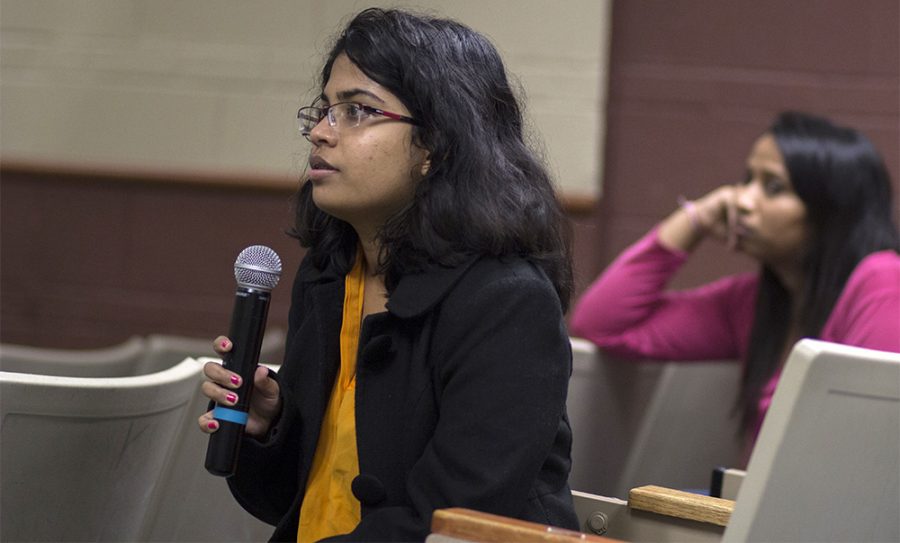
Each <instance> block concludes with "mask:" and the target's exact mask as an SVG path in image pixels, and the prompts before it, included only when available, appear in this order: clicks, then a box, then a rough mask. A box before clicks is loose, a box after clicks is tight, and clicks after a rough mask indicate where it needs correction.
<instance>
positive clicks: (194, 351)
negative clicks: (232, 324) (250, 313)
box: [138, 327, 286, 373]
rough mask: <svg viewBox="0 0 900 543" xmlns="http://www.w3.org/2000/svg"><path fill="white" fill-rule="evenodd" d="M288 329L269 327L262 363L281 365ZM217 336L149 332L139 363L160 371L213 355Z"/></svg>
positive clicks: (145, 369) (145, 368)
mask: <svg viewBox="0 0 900 543" xmlns="http://www.w3.org/2000/svg"><path fill="white" fill-rule="evenodd" d="M285 335H286V334H285V331H284V330H283V329H281V328H277V327H273V328H270V329H268V330H266V333H265V336H263V341H262V348H261V349H260V353H259V361H260V363H261V364H280V363H281V359H282V353H283V352H284V339H285ZM213 339H215V338H214V337H212V336H210V337H208V338H197V337H185V336H176V335H170V334H149V335H148V336H147V337H146V347H145V350H144V357H143V359H142V360H141V362H140V363H139V365H138V370H139V371H140V373H151V372H154V371H160V370H162V369H165V368H168V367H170V366H172V365H175V364H177V363H179V362H181V361H182V360H184V359H185V358H201V357H205V356H211V355H212V354H213Z"/></svg>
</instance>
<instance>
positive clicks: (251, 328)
mask: <svg viewBox="0 0 900 543" xmlns="http://www.w3.org/2000/svg"><path fill="white" fill-rule="evenodd" d="M280 277H281V259H280V258H278V254H276V253H275V251H273V250H272V249H270V248H268V247H266V246H264V245H251V246H250V247H247V248H246V249H244V250H243V251H241V253H240V254H239V255H238V257H237V260H235V262H234V278H235V279H236V280H237V284H238V286H237V291H236V292H235V298H234V311H233V312H232V314H231V327H230V328H229V330H228V338H229V339H230V340H231V343H232V347H231V351H229V352H228V353H225V356H223V357H222V365H223V366H224V367H225V369H227V370H229V371H232V372H234V373H237V374H238V375H240V376H241V386H240V388H238V390H237V395H238V403H237V404H236V405H234V406H228V405H219V404H216V407H215V409H214V410H213V418H214V419H216V420H217V421H218V422H219V429H218V430H216V431H215V432H213V433H212V434H210V436H209V444H208V445H207V449H206V469H207V471H209V472H210V473H212V474H213V475H219V476H222V477H228V476H231V475H233V474H234V471H235V468H237V458H238V453H239V452H240V447H241V438H242V437H243V434H244V426H246V424H247V418H248V417H247V412H248V411H249V410H250V397H251V396H252V395H253V374H254V373H255V372H256V367H257V365H258V364H259V351H260V349H261V348H262V338H263V330H264V329H265V327H266V316H267V315H268V313H269V292H270V291H271V290H272V289H273V288H275V285H277V284H278V279H279V278H280Z"/></svg>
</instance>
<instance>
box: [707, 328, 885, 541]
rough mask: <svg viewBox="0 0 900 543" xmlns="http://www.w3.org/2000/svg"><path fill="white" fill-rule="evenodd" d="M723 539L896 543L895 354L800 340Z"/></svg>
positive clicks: (772, 406)
mask: <svg viewBox="0 0 900 543" xmlns="http://www.w3.org/2000/svg"><path fill="white" fill-rule="evenodd" d="M723 540H724V541H772V542H775V541H800V540H804V541H857V542H860V541H900V354H898V353H886V352H881V351H873V350H869V349H861V348H858V347H849V346H846V345H838V344H835V343H827V342H824V341H816V340H811V339H804V340H801V341H800V342H798V343H797V344H796V345H795V346H794V348H793V350H792V351H791V354H790V356H789V358H788V361H787V363H786V365H785V368H784V372H783V373H782V376H781V379H780V380H779V383H778V388H777V389H776V390H775V395H774V397H773V399H772V405H771V407H770V408H769V411H768V413H767V414H766V418H765V420H764V421H763V426H762V429H761V431H760V435H759V438H758V439H757V441H756V445H755V447H754V449H753V453H752V455H751V457H750V462H749V464H748V466H747V473H746V476H745V478H744V481H743V483H742V484H741V487H740V490H739V491H738V494H737V500H736V501H735V507H734V513H733V514H732V517H731V521H730V522H729V523H728V527H727V528H726V530H725V534H724V539H723Z"/></svg>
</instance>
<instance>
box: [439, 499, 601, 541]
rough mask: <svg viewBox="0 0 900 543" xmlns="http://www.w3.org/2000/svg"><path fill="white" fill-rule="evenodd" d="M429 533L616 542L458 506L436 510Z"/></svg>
mask: <svg viewBox="0 0 900 543" xmlns="http://www.w3.org/2000/svg"><path fill="white" fill-rule="evenodd" d="M431 532H432V533H435V534H442V535H446V536H449V537H455V538H459V539H464V540H468V541H476V542H478V543H501V542H504V543H505V542H509V541H523V542H524V541H529V542H536V543H537V542H539V543H574V542H576V541H585V542H597V543H599V542H604V543H610V542H613V541H616V540H614V539H609V538H606V537H600V536H596V535H592V534H585V533H581V532H576V531H573V530H566V529H565V528H557V527H555V526H547V525H544V524H538V523H536V522H528V521H525V520H519V519H514V518H509V517H504V516H500V515H492V514H490V513H482V512H480V511H473V510H471V509H464V508H461V507H451V508H448V509H437V510H435V512H434V514H433V515H432V517H431Z"/></svg>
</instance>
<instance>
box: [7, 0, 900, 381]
mask: <svg viewBox="0 0 900 543" xmlns="http://www.w3.org/2000/svg"><path fill="white" fill-rule="evenodd" d="M370 5H379V6H393V5H398V6H402V7H407V8H413V9H418V10H421V11H433V12H435V13H437V14H440V15H446V16H451V17H454V18H457V19H459V20H461V21H462V22H464V23H466V24H468V25H470V26H472V27H474V28H476V29H478V30H480V31H482V32H483V33H485V34H487V35H488V36H490V37H491V38H492V39H493V41H494V42H495V44H496V45H497V47H498V49H499V50H500V51H501V53H502V54H503V56H504V58H505V59H506V61H507V66H508V68H509V70H510V72H511V74H512V75H513V76H514V79H515V80H516V81H517V84H518V85H520V86H521V95H522V98H523V101H524V104H525V106H526V114H527V115H528V118H529V122H530V128H531V135H532V136H533V141H534V143H535V145H536V146H538V147H539V148H540V149H541V150H542V152H543V153H544V155H545V157H546V160H547V162H548V164H549V165H550V167H551V170H552V171H553V173H554V176H555V178H556V181H557V186H558V191H559V195H560V198H561V201H562V202H563V204H564V205H565V208H566V212H567V214H568V217H569V220H570V221H571V225H572V230H573V248H574V256H575V266H576V280H577V285H576V287H577V292H581V291H582V290H583V289H584V287H585V286H586V285H587V284H588V283H589V282H590V281H591V280H592V279H593V278H594V277H595V276H596V274H597V273H598V272H599V271H601V270H602V269H603V267H604V266H605V265H606V264H608V263H609V261H610V260H611V259H612V258H613V257H614V256H615V255H616V254H617V253H618V252H619V251H620V250H621V249H622V248H623V247H624V246H625V245H627V244H628V243H630V242H632V241H634V240H635V239H637V237H639V236H640V235H641V234H643V233H644V232H645V231H646V230H647V229H649V228H650V227H651V226H652V225H653V224H654V223H655V222H657V221H658V220H660V219H661V218H662V217H664V216H665V215H666V214H667V213H669V212H670V211H671V210H672V209H674V208H675V206H676V204H675V202H676V198H677V197H678V196H679V195H684V196H686V197H688V198H692V197H697V196H699V195H701V194H703V193H705V192H706V191H708V190H710V189H712V188H713V187H715V186H718V185H720V184H722V183H724V182H729V181H735V180H737V179H738V178H739V177H740V176H741V175H742V172H743V170H744V160H745V158H746V154H747V152H748V150H749V147H750V145H751V143H752V141H753V140H754V139H755V138H756V137H757V136H758V135H759V134H760V133H761V132H762V131H764V130H765V128H766V127H767V126H768V124H769V122H770V121H771V120H772V118H773V117H774V115H775V114H776V113H777V112H779V111H781V110H784V109H801V110H805V111H809V112H812V113H817V114H821V115H825V116H827V117H830V118H832V119H833V120H835V121H837V122H840V123H845V124H849V125H852V126H854V127H856V128H858V129H860V130H862V131H863V132H864V133H866V134H867V135H868V136H869V137H870V138H871V139H872V140H873V141H874V142H875V144H876V145H877V146H878V148H879V149H880V151H881V152H882V153H883V155H884V157H885V160H886V162H887V165H888V168H889V170H890V171H891V174H892V177H893V180H894V185H895V192H898V189H897V187H898V177H900V136H898V132H900V3H898V2H897V0H793V1H790V2H787V1H783V0H724V1H723V0H567V1H566V2H547V1H545V0H453V1H452V2H442V1H439V0H428V1H419V2H414V3H413V2H408V3H396V2H360V1H356V0H330V1H325V0H294V1H290V0H260V1H255V2H242V1H238V0H221V1H212V0H187V1H184V0H182V1H177V0H153V1H149V0H75V1H66V0H0V342H2V343H17V344H27V345H36V346H44V347H59V348H82V347H101V346H105V345H111V344H114V343H118V342H121V341H123V340H124V339H126V338H128V337H130V336H132V335H135V334H139V335H146V334H150V333H169V334H178V335H183V336H191V337H208V338H210V339H211V338H212V337H214V336H215V335H217V334H219V333H223V332H224V331H226V330H227V327H228V320H229V318H230V313H231V306H232V303H233V292H234V286H235V284H234V277H233V273H232V267H233V263H234V259H235V257H236V256H237V254H238V253H239V252H240V250H241V249H243V248H244V247H245V246H247V245H251V244H257V243H258V244H265V245H269V246H270V247H272V248H274V249H275V250H276V251H277V252H278V253H279V254H280V255H281V257H282V260H283V261H284V263H285V272H284V274H283V276H282V281H281V284H280V285H279V286H278V287H277V288H276V289H275V291H274V293H273V304H272V307H271V309H270V317H269V322H270V326H280V327H286V316H287V307H288V305H289V295H290V284H291V280H292V278H293V273H294V270H295V268H296V266H297V264H298V263H299V261H300V258H301V257H302V250H301V249H300V247H299V246H298V245H297V243H296V242H295V241H293V240H292V239H291V238H288V237H287V236H286V235H285V234H284V231H285V229H286V228H288V227H289V225H290V223H291V220H292V217H291V213H290V211H291V210H290V203H289V199H290V196H291V194H292V193H293V192H294V191H295V190H296V188H297V186H298V184H299V181H300V177H301V175H302V171H303V167H304V163H305V160H306V156H305V146H304V143H305V142H304V140H303V138H302V137H300V136H299V134H297V132H296V128H295V124H294V120H295V114H296V110H297V108H298V107H300V106H303V105H307V104H308V103H309V102H310V101H311V98H312V97H313V96H314V95H315V94H317V88H316V86H317V81H316V75H317V70H318V69H319V68H320V65H321V62H322V59H323V56H324V54H325V53H326V52H327V50H328V46H329V44H330V40H331V38H333V36H334V33H335V31H336V30H337V29H339V28H340V27H341V26H342V23H343V22H345V21H346V20H347V18H348V17H349V16H352V14H353V13H355V12H356V11H358V10H360V9H362V8H365V7H368V6H370ZM448 84H452V82H448ZM895 206H896V202H895ZM700 251H702V252H703V253H704V257H703V258H695V259H692V260H691V262H690V263H689V264H688V265H687V266H686V267H685V269H684V270H683V271H682V273H681V274H680V275H679V277H678V278H677V280H676V284H677V286H687V285H690V284H694V283H698V282H701V281H705V280H709V279H711V278H714V277H718V276H720V275H722V274H723V273H728V272H733V271H738V270H742V269H747V268H748V266H750V263H749V261H745V260H743V259H741V258H740V257H737V256H734V255H729V254H726V253H725V251H724V250H722V249H721V248H719V247H713V246H704V247H703V248H701V249H700ZM268 362H274V363H278V362H280V361H268Z"/></svg>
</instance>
